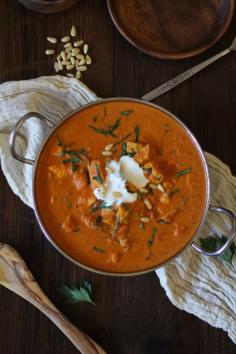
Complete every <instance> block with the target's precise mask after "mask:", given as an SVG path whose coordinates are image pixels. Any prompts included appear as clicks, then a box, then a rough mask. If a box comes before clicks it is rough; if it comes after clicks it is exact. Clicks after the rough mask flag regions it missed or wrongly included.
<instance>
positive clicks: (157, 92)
mask: <svg viewBox="0 0 236 354" xmlns="http://www.w3.org/2000/svg"><path fill="white" fill-rule="evenodd" d="M235 51H236V37H235V38H234V40H233V42H232V43H231V45H230V46H229V47H228V48H226V49H225V50H222V51H221V52H220V53H217V54H215V55H213V57H211V58H209V59H207V60H205V61H203V62H202V63H200V64H198V65H195V66H194V67H192V68H190V69H188V70H186V71H184V72H183V73H182V74H179V75H177V76H175V77H174V78H173V79H170V80H168V81H167V82H165V83H164V84H162V85H160V86H158V87H157V88H155V89H154V90H152V91H151V92H148V93H147V94H146V95H144V96H143V97H142V100H144V101H152V100H153V99H154V98H157V97H159V96H161V95H163V93H165V92H167V91H170V90H172V89H173V88H174V87H176V86H178V85H180V84H182V82H184V81H185V80H187V79H189V78H190V77H192V76H193V75H195V74H197V73H198V72H199V71H201V70H202V69H205V68H206V67H207V66H208V65H210V64H212V63H214V62H215V61H216V60H218V59H220V58H222V57H224V56H225V55H227V54H229V53H231V52H235Z"/></svg>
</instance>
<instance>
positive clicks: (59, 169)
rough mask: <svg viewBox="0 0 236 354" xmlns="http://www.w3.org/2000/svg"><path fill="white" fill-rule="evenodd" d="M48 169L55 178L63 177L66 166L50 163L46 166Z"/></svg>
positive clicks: (65, 173)
mask: <svg viewBox="0 0 236 354" xmlns="http://www.w3.org/2000/svg"><path fill="white" fill-rule="evenodd" d="M48 171H49V172H52V174H53V175H54V176H56V177H57V178H63V177H65V176H66V175H67V168H66V167H65V165H51V166H48Z"/></svg>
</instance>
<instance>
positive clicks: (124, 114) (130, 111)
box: [120, 109, 134, 117]
mask: <svg viewBox="0 0 236 354" xmlns="http://www.w3.org/2000/svg"><path fill="white" fill-rule="evenodd" d="M133 112H134V110H133V109H129V110H127V111H122V112H120V114H121V115H122V116H126V117H128V116H129V115H130V114H131V113H133Z"/></svg>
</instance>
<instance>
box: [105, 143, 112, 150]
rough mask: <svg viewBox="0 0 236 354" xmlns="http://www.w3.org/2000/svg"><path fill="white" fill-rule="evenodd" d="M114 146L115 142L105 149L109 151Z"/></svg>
mask: <svg viewBox="0 0 236 354" xmlns="http://www.w3.org/2000/svg"><path fill="white" fill-rule="evenodd" d="M112 147H113V144H108V145H106V146H105V150H107V151H109V150H111V149H112Z"/></svg>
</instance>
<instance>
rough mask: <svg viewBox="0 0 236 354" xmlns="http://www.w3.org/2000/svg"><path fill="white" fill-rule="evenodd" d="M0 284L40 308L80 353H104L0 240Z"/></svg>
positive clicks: (13, 252)
mask: <svg viewBox="0 0 236 354" xmlns="http://www.w3.org/2000/svg"><path fill="white" fill-rule="evenodd" d="M0 284H2V285H3V286H5V287H6V288H8V289H10V290H12V291H13V292H15V293H16V294H17V295H19V296H21V297H23V298H24V299H25V300H27V301H29V302H30V303H31V304H32V305H34V306H35V307H37V308H38V309H39V310H40V311H41V312H43V313H44V314H45V315H46V316H47V317H48V318H49V319H50V320H51V321H52V322H53V323H54V324H55V325H56V326H57V327H58V328H59V329H60V330H61V331H62V332H63V333H64V334H65V335H66V336H67V338H68V339H69V340H70V341H71V342H72V343H73V344H74V346H75V347H76V348H77V349H78V350H79V351H80V352H81V353H82V354H106V352H105V351H104V350H103V349H102V348H101V347H100V346H99V345H98V344H97V343H95V342H94V341H93V340H92V339H91V338H90V337H89V336H88V335H87V334H85V333H84V332H82V331H81V330H79V329H78V328H77V327H75V326H74V325H73V324H72V323H71V322H70V321H69V320H68V319H67V318H66V317H65V316H64V315H63V314H62V313H61V312H60V311H59V310H58V309H57V308H56V307H55V306H54V305H53V304H52V302H51V301H50V300H49V299H48V298H47V296H46V295H45V294H44V293H43V291H42V289H41V288H40V287H39V285H38V283H37V282H36V280H35V279H34V277H33V275H32V273H31V272H30V270H29V269H28V267H27V265H26V264H25V262H24V261H23V259H22V258H21V256H20V255H19V254H18V253H17V252H16V250H15V249H14V248H12V247H11V246H9V245H7V244H4V243H0Z"/></svg>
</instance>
